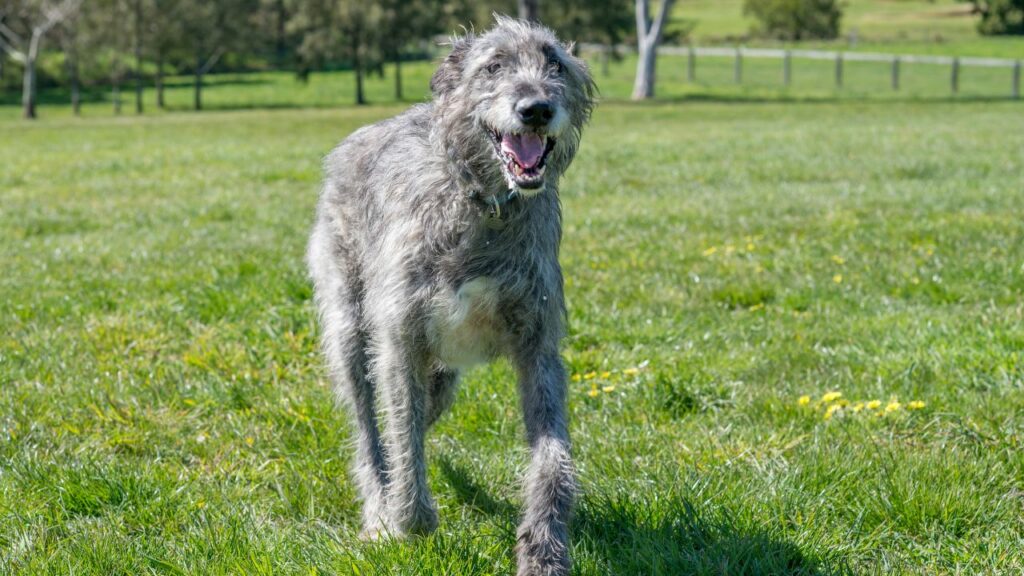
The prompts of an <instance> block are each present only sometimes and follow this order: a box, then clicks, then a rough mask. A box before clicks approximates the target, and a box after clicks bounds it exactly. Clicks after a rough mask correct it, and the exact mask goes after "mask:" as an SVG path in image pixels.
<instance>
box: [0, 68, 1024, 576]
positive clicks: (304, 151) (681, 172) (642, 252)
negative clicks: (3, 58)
mask: <svg viewBox="0 0 1024 576" xmlns="http://www.w3.org/2000/svg"><path fill="white" fill-rule="evenodd" d="M425 73H426V70H425V69H417V68H415V67H414V68H412V69H411V70H410V74H411V75H416V74H420V75H421V76H422V77H423V78H425ZM275 78H277V77H267V78H264V77H254V78H251V80H253V82H252V83H248V84H246V83H242V82H238V83H224V84H223V85H220V86H217V87H215V88H214V89H211V90H210V91H209V100H208V102H209V103H210V105H211V107H218V106H223V107H238V106H243V107H244V106H246V105H251V106H255V105H257V104H261V103H264V102H263V99H264V98H280V100H279V102H280V105H281V107H291V106H297V105H315V106H319V105H323V106H327V105H329V103H330V102H334V100H333V99H334V98H337V97H338V93H337V92H333V90H334V89H332V88H331V87H330V86H329V85H320V84H318V82H321V81H323V82H336V83H337V84H335V85H334V86H335V88H336V89H337V90H338V91H341V90H343V88H342V86H343V84H342V83H341V79H342V78H343V77H342V76H340V75H339V76H324V77H322V78H320V79H318V77H317V76H314V81H313V83H312V84H310V86H309V87H308V90H310V91H311V92H310V94H318V95H314V96H310V100H309V101H304V102H298V103H296V102H295V101H294V98H296V97H297V96H296V95H295V94H291V95H288V96H280V95H278V93H277V92H275V91H274V90H272V89H270V88H265V87H263V86H264V85H263V84H260V82H264V81H265V80H266V81H267V82H271V86H272V82H273V81H275V80H274V79H275ZM616 78H618V77H616ZM282 81H283V80H282ZM344 85H346V86H347V84H344ZM420 85H422V84H420ZM375 86H376V87H375V88H371V89H372V90H376V92H372V96H371V97H372V98H383V97H384V95H385V94H386V93H387V92H386V85H385V84H384V83H383V82H381V83H379V85H377V84H375ZM410 86H416V84H415V83H414V82H410ZM261 87H262V88H261ZM264 88H265V91H264V92H260V90H264ZM603 88H604V91H605V93H606V94H610V96H608V97H607V98H606V102H605V103H604V104H603V105H602V106H601V107H600V108H599V110H598V112H597V114H596V116H595V118H594V122H593V125H592V126H591V128H590V129H589V131H588V132H587V134H586V136H585V140H584V145H583V147H582V150H581V153H580V156H579V158H578V160H577V163H576V164H575V165H574V167H573V169H572V170H571V172H570V174H569V175H568V177H567V178H566V179H565V181H564V183H563V194H562V196H563V200H564V205H565V214H566V219H565V229H566V230H565V241H564V244H563V263H564V268H565V273H566V276H567V284H566V286H567V297H568V305H569V310H570V323H571V333H570V336H569V338H568V339H567V341H566V343H565V357H566V359H567V362H568V364H569V367H570V370H571V373H572V375H573V376H572V381H571V382H570V386H571V393H570V400H569V402H570V410H571V417H572V424H571V426H572V433H573V436H574V440H575V453H576V456H577V458H578V466H579V474H580V480H581V484H582V494H581V498H580V505H579V509H578V514H577V519H576V521H575V524H574V529H573V543H574V552H575V557H576V562H577V572H576V573H578V574H581V575H592V574H608V575H622V574H680V573H701V574H740V573H743V574H782V573H787V574H854V573H855V574H875V573H877V574H892V573H908V574H915V573H916V574H924V573H927V574H976V573H987V574H997V573H1001V574H1015V573H1020V572H1021V570H1024V559H1022V555H1021V552H1020V551H1021V549H1022V547H1024V524H1022V521H1021V518H1022V507H1024V460H1022V458H1021V449H1022V441H1024V419H1022V416H1021V414H1024V394H1022V391H1024V355H1022V354H1024V307H1022V301H1024V299H1022V296H1024V294H1022V292H1024V243H1022V242H1021V239H1022V238H1024V208H1022V207H1024V158H1022V156H1021V150H1022V149H1024V115H1022V114H1021V106H1020V104H1019V103H1013V102H998V101H977V102H971V101H961V102H947V101H942V100H934V101H933V100H921V101H913V102H872V101H868V100H858V99H846V98H843V97H839V96H835V95H832V96H829V95H828V94H822V95H820V96H815V93H814V92H813V91H812V92H809V93H804V94H803V95H797V96H794V97H799V99H802V100H805V101H803V102H801V103H785V102H776V101H773V100H778V99H779V98H780V96H779V95H777V94H774V93H772V94H774V95H773V96H772V97H770V98H769V97H761V96H760V95H759V93H758V92H757V91H756V90H754V89H750V90H751V91H750V92H737V93H735V94H731V93H727V92H726V93H721V94H719V93H714V92H712V96H714V97H715V98H717V99H718V100H719V101H710V102H701V101H699V100H700V99H701V97H700V96H695V95H693V94H689V93H685V92H684V93H681V94H677V93H673V92H672V91H671V89H666V90H667V91H668V93H667V95H666V99H665V100H664V101H662V102H658V103H652V104H646V105H630V104H626V103H622V102H620V101H618V99H617V95H618V94H619V93H620V92H621V91H622V90H624V89H626V81H625V80H624V79H622V78H619V79H618V80H614V79H613V81H609V82H606V83H604V84H603ZM176 90H182V91H184V90H187V88H180V89H176ZM708 90H711V89H708ZM744 90H746V89H744ZM182 94H183V93H178V92H175V93H174V95H173V96H172V98H173V103H174V105H176V106H177V105H182V103H183V102H187V100H185V98H184V97H183V95H182ZM232 94H234V97H238V98H241V97H244V96H245V95H248V96H249V97H250V98H251V100H250V101H249V103H248V104H247V103H246V102H245V101H242V102H238V101H234V102H233V103H232V97H233V96H232ZM808 94H809V95H808ZM783 96H784V95H783ZM674 100H679V101H681V102H683V103H684V104H680V103H679V102H675V101H674ZM965 100H966V99H965ZM100 106H101V104H99V103H97V104H94V105H91V106H90V108H89V109H87V116H98V115H100V114H101V110H100ZM397 109H398V108H396V107H394V106H378V107H370V108H359V109H357V108H348V109H336V110H330V109H306V110H277V111H222V112H207V113H203V114H188V113H176V114H163V115H152V116H147V117H144V118H141V119H139V118H134V117H122V118H109V117H108V118H99V117H93V118H88V117H87V118H85V119H71V118H63V117H60V112H59V111H58V110H56V109H53V108H46V107H44V110H43V112H44V120H42V121H40V122H36V123H27V122H22V121H19V120H15V119H13V116H14V115H15V111H13V110H9V109H8V110H5V111H4V112H3V114H4V118H2V119H0V131H2V133H3V135H4V138H2V139H0V165H2V166H3V170H0V245H2V246H3V250H2V252H0V322H2V324H3V326H4V329H3V330H2V331H0V572H13V573H23V574H47V573H49V574H68V573H75V574H143V573H152V574H203V575H208V574H234V573H246V574H459V575H462V574H505V573H508V572H509V570H510V569H511V565H512V555H511V549H512V546H513V544H514V527H515V523H516V520H517V509H518V506H519V504H520V497H519V493H518V479H519V476H520V474H521V472H522V470H523V468H524V465H525V452H524V450H523V448H522V441H521V436H522V427H521V424H520V422H519V416H518V414H517V410H518V409H517V401H516V399H515V385H514V381H513V375H512V372H511V370H510V369H509V367H508V366H507V365H506V364H504V363H502V364H497V365H495V366H493V367H490V368H484V369H480V370H478V371H475V372H473V373H472V374H470V375H469V377H468V378H466V379H465V382H464V386H463V388H462V390H461V392H460V395H459V400H458V402H457V404H456V406H455V408H454V411H453V413H452V414H450V415H449V416H447V417H446V418H445V419H443V420H442V422H441V423H440V424H439V426H438V427H437V428H436V429H435V430H434V431H433V433H432V435H431V437H430V441H429V447H428V452H429V455H430V458H431V462H432V464H431V467H430V481H431V484H432V486H433V488H434V490H435V493H436V495H437V497H438V500H439V503H440V505H441V508H442V510H441V515H442V523H441V527H440V530H439V532H438V533H437V534H436V535H433V536H431V537H427V538H423V539H421V540H418V541H415V542H411V543H405V544H396V543H390V544H382V545H368V544H363V543H360V542H358V541H357V540H356V538H355V533H356V531H357V529H358V526H357V505H356V503H355V501H354V493H353V490H352V488H351V486H350V485H349V482H348V480H347V476H346V469H347V467H348V458H349V456H348V450H347V440H346V432H345V430H346V426H345V419H344V415H343V414H342V413H340V412H339V411H337V410H335V409H334V408H333V402H332V399H331V394H330V391H329V389H328V385H327V384H326V383H325V381H324V374H323V371H322V368H321V363H320V360H319V358H318V354H317V351H316V344H315V341H316V326H315V323H314V319H313V313H312V310H311V305H310V288H309V285H308V282H307V280H306V277H305V273H304V268H303V263H302V253H303V248H304V243H305V238H306V233H307V230H308V227H309V225H310V222H311V217H312V208H313V204H314V201H315V195H316V188H317V181H318V177H319V175H318V171H319V168H318V164H319V159H320V158H321V156H322V155H323V154H324V153H325V152H326V151H327V150H328V149H329V148H330V147H331V146H332V145H333V144H334V143H335V142H336V141H338V140H339V139H340V138H342V137H343V136H344V135H345V134H347V133H348V132H350V131H351V130H353V129H355V128H356V127H358V126H360V125H362V124H364V123H367V122H370V121H372V120H374V119H377V118H381V117H384V116H387V115H390V114H392V113H393V112H395V111H396V110H397ZM102 113H104V114H109V112H106V107H105V106H103V108H102ZM837 392H838V393H841V394H842V396H841V397H837V396H836V394H835V393H837ZM804 397H806V398H804ZM826 398H827V400H826Z"/></svg>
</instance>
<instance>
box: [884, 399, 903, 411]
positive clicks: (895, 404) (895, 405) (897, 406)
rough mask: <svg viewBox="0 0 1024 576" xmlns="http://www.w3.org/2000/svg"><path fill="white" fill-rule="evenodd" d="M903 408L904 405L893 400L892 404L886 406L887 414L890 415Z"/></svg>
mask: <svg viewBox="0 0 1024 576" xmlns="http://www.w3.org/2000/svg"><path fill="white" fill-rule="evenodd" d="M902 407H903V405H902V404H900V403H899V402H897V401H896V400H893V401H892V402H889V403H888V404H886V406H885V413H886V414H888V413H889V412H895V411H897V410H899V409H900V408H902Z"/></svg>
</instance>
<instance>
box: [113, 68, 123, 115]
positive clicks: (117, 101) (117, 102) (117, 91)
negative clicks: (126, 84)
mask: <svg viewBox="0 0 1024 576" xmlns="http://www.w3.org/2000/svg"><path fill="white" fill-rule="evenodd" d="M114 115H115V116H120V115H121V79H120V78H118V77H115V78H114Z"/></svg>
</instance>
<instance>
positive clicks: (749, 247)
mask: <svg viewBox="0 0 1024 576" xmlns="http://www.w3.org/2000/svg"><path fill="white" fill-rule="evenodd" d="M753 251H754V243H753V242H747V252H753Z"/></svg>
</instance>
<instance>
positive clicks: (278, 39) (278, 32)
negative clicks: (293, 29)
mask: <svg viewBox="0 0 1024 576" xmlns="http://www.w3.org/2000/svg"><path fill="white" fill-rule="evenodd" d="M274 8H275V9H276V12H277V23H276V24H277V26H275V30H274V37H275V38H274V52H275V53H276V55H277V66H278V67H281V66H284V61H285V55H286V54H285V51H286V50H287V49H288V46H287V44H286V43H285V35H286V32H287V31H286V28H285V26H286V25H287V23H288V11H287V10H285V5H284V0H277V4H276V5H275V6H274Z"/></svg>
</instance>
